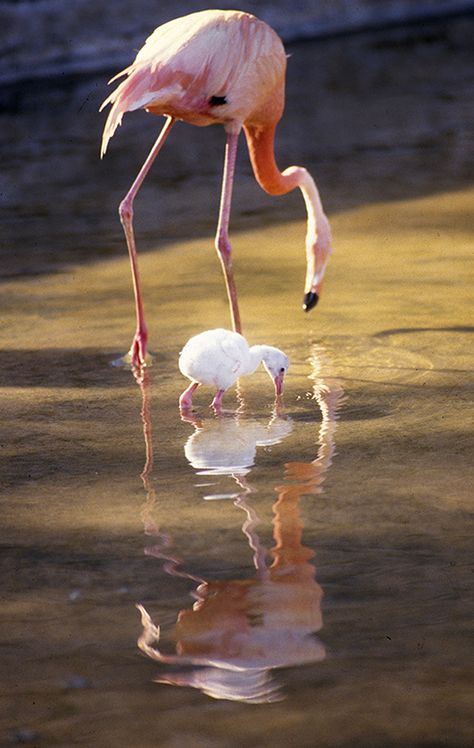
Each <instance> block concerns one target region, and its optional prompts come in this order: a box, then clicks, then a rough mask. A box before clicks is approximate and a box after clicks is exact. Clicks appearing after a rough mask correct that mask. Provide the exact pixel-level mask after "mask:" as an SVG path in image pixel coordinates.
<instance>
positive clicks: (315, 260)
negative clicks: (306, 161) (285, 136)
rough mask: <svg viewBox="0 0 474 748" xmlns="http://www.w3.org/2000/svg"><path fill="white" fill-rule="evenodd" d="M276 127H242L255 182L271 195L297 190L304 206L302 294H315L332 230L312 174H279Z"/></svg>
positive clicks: (294, 170) (290, 171) (291, 169)
mask: <svg viewBox="0 0 474 748" xmlns="http://www.w3.org/2000/svg"><path fill="white" fill-rule="evenodd" d="M275 129H276V123H273V124H271V125H268V126H266V127H262V126H257V125H244V132H245V137H246V139H247V145H248V149H249V155H250V161H251V163H252V168H253V172H254V174H255V179H256V180H257V182H258V184H259V185H260V187H262V189H263V190H265V192H268V193H269V194H270V195H285V194H286V193H287V192H290V191H291V190H294V189H295V187H299V188H300V190H301V192H302V195H303V198H304V202H305V205H306V213H307V225H306V263H307V266H306V281H305V291H306V292H309V291H316V292H317V293H319V287H320V285H321V281H322V279H323V276H324V272H325V270H326V264H327V261H328V259H329V256H330V254H331V229H330V226H329V221H328V219H327V217H326V215H325V213H324V210H323V206H322V204H321V199H320V197H319V192H318V189H317V187H316V184H315V183H314V180H313V178H312V176H311V174H310V173H309V172H308V171H307V170H306V169H304V168H303V167H302V166H290V167H288V168H287V169H285V170H284V171H283V172H281V171H280V170H279V168H278V166H277V164H276V161H275V153H274V145H275Z"/></svg>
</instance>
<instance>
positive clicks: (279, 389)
mask: <svg viewBox="0 0 474 748" xmlns="http://www.w3.org/2000/svg"><path fill="white" fill-rule="evenodd" d="M284 377H285V375H284V374H277V375H276V377H275V379H274V380H273V382H274V384H275V394H276V395H277V397H278V396H279V395H282V394H283V379H284Z"/></svg>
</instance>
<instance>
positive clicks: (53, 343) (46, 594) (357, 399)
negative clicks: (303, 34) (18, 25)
mask: <svg viewBox="0 0 474 748" xmlns="http://www.w3.org/2000/svg"><path fill="white" fill-rule="evenodd" d="M397 33H398V32H397ZM466 33H467V32H466V28H465V26H464V25H463V24H461V23H460V22H456V23H452V24H450V26H449V27H444V26H443V27H440V26H434V27H433V28H432V29H429V33H428V32H427V34H426V35H425V37H424V38H423V39H421V40H418V41H417V42H415V40H414V39H413V37H412V35H411V32H410V33H408V32H407V33H406V34H405V36H400V35H399V36H397V37H393V36H392V35H390V36H384V37H380V36H378V37H376V38H374V37H370V38H366V37H363V38H358V39H348V40H340V39H339V40H334V41H332V42H326V43H324V44H317V45H312V44H304V45H300V46H295V47H294V49H292V52H293V58H292V60H293V59H294V60H295V66H294V68H293V72H292V73H291V74H290V90H289V97H288V98H289V104H290V110H289V114H288V117H287V118H286V119H285V124H284V125H283V126H282V131H281V140H280V144H281V145H280V148H281V155H282V160H285V161H286V158H288V159H290V158H291V161H296V162H302V163H306V164H308V166H310V168H312V169H313V171H315V173H316V174H317V176H318V181H319V182H320V186H321V190H322V192H323V196H325V198H326V202H327V206H328V210H329V212H330V215H331V220H332V224H333V231H334V235H335V240H336V241H335V244H336V251H335V254H334V256H333V258H332V260H331V265H330V268H329V270H328V274H327V281H326V282H325V287H324V294H323V296H322V298H321V302H320V305H319V306H318V308H317V309H316V310H314V312H313V313H311V314H310V315H306V316H305V315H303V313H302V311H301V309H300V300H301V296H302V284H303V276H304V268H303V248H302V247H303V236H304V225H303V222H302V205H301V201H300V198H299V196H298V195H295V196H288V198H280V199H279V200H276V199H274V198H269V197H267V196H265V195H261V194H260V193H258V192H257V188H256V187H254V186H253V185H252V183H251V181H250V176H249V172H248V166H247V165H246V162H245V159H244V155H245V154H244V149H243V148H242V162H241V167H240V168H241V173H240V174H239V181H238V183H237V189H236V193H237V194H236V207H235V213H234V234H233V245H234V252H235V257H236V260H235V263H236V273H237V283H238V288H239V291H240V294H241V306H242V314H243V320H244V327H245V332H246V334H247V336H248V338H249V339H250V340H251V342H268V343H273V344H276V345H278V346H279V347H281V348H283V349H284V350H285V351H286V352H287V353H288V355H289V357H290V359H291V369H290V372H289V375H288V378H287V386H286V391H285V396H284V402H283V406H282V407H280V408H277V409H275V406H274V403H273V397H272V386H271V382H270V381H269V380H268V377H267V375H266V374H265V372H263V370H262V372H261V373H258V374H256V375H254V376H253V377H252V378H246V379H243V380H242V381H241V383H240V388H239V390H238V392H236V391H235V390H232V391H230V392H229V393H227V395H226V397H225V400H224V405H225V411H224V414H223V416H222V417H221V418H218V417H216V416H215V414H213V412H212V411H211V410H210V409H209V407H208V404H209V402H210V401H211V399H212V393H211V392H210V391H209V390H204V388H203V389H202V391H201V390H198V392H197V394H196V395H195V412H194V414H193V417H192V418H191V419H184V420H183V419H182V418H181V417H180V414H179V410H178V407H177V400H178V396H179V393H180V392H181V390H182V389H183V388H184V386H185V384H186V383H185V382H184V380H183V379H182V377H181V376H180V374H179V372H178V369H177V356H178V353H179V350H180V348H181V347H182V345H183V343H184V342H185V341H186V339H187V338H188V337H189V336H190V335H191V334H194V333H196V332H199V331H200V330H202V329H205V328H208V327H213V326H221V325H228V312H227V307H226V301H225V296H224V289H223V283H222V279H221V277H220V269H219V267H218V263H217V262H216V259H215V257H214V252H213V250H212V239H211V236H210V235H211V233H212V223H213V220H214V218H213V215H212V211H211V210H210V209H209V203H210V195H211V196H212V195H214V197H215V199H216V205H217V193H218V182H219V177H218V168H217V164H218V163H219V161H220V158H221V147H222V134H221V133H219V131H218V130H213V129H212V128H208V129H207V130H196V129H188V130H186V128H185V127H184V126H183V127H182V130H181V134H180V133H178V134H177V136H176V138H175V140H174V141H171V143H170V147H169V149H168V152H167V153H166V152H165V154H164V155H163V161H162V166H161V167H159V168H157V169H156V170H155V174H154V177H153V178H152V179H151V180H150V184H149V186H147V187H146V189H145V190H144V194H143V196H141V197H140V201H141V202H140V205H141V207H140V209H138V206H137V212H138V213H139V216H138V225H139V230H138V236H139V244H140V246H143V249H144V250H146V251H144V252H143V254H142V258H141V260H142V261H141V268H142V275H143V281H144V293H145V300H146V311H147V315H148V318H149V323H150V328H151V336H150V337H151V348H152V351H153V352H154V354H155V358H154V363H153V366H152V367H150V368H149V370H147V373H146V377H145V379H144V380H143V381H140V382H137V381H135V379H134V378H133V376H132V375H131V373H130V371H128V370H126V369H121V368H117V367H113V366H111V365H110V364H111V362H112V361H113V360H114V359H116V358H117V357H118V356H119V355H120V354H121V353H124V352H125V351H126V350H127V347H128V345H129V343H130V338H131V334H132V332H133V310H132V304H131V295H130V279H129V270H128V262H127V258H126V257H125V252H124V247H123V241H122V239H121V236H120V231H119V226H118V225H117V223H118V221H117V219H116V216H115V206H116V204H117V202H118V200H119V198H120V196H121V195H122V194H123V193H124V192H125V190H126V187H127V184H128V183H129V182H130V178H131V176H132V175H133V172H134V171H135V170H136V168H138V164H139V161H140V158H142V157H143V155H144V152H145V151H146V146H145V141H146V134H145V132H144V129H146V127H149V128H150V130H149V131H148V132H150V141H151V140H152V139H153V135H152V133H151V131H152V130H153V127H152V124H149V121H150V120H151V118H148V119H147V117H146V115H143V116H141V115H140V114H137V115H136V118H132V116H131V115H130V124H129V125H128V124H127V125H125V124H124V126H123V128H122V131H121V132H120V133H118V135H117V136H116V142H113V148H112V150H111V153H110V154H109V155H108V156H107V161H106V162H104V163H103V164H102V165H99V164H98V162H97V161H96V143H97V141H98V133H99V129H100V124H99V122H98V118H97V115H96V114H95V104H96V103H97V102H96V99H97V100H98V99H100V98H101V97H102V96H103V95H105V91H102V88H103V86H102V82H101V83H100V84H99V83H98V82H95V83H91V81H90V80H88V81H78V82H77V83H76V84H75V85H74V86H73V87H69V88H67V89H65V90H63V89H61V90H59V89H58V90H45V91H29V92H26V93H24V94H21V95H20V94H18V96H19V99H18V111H17V112H13V111H12V110H11V109H10V110H9V111H7V112H5V113H4V114H2V120H3V124H4V125H5V127H4V128H3V129H2V133H3V134H2V139H3V140H4V143H6V142H7V141H8V149H9V150H8V154H7V160H6V169H5V179H6V180H7V182H6V183H7V189H6V190H5V194H6V203H5V206H4V207H5V215H6V219H7V220H6V223H5V224H4V226H5V230H4V239H6V240H7V241H6V245H5V250H4V254H2V263H3V270H4V279H3V282H2V299H3V314H2V317H3V325H2V328H1V330H0V345H1V349H2V354H3V355H2V368H1V371H0V384H1V387H2V419H1V426H0V428H1V432H0V437H1V438H0V444H1V448H2V468H1V470H2V517H3V533H2V546H3V548H2V551H3V558H4V561H3V564H4V565H3V573H2V587H3V595H2V599H3V605H2V611H1V622H2V623H1V626H2V645H3V646H2V649H3V653H2V674H3V679H2V680H3V697H2V702H3V706H4V709H3V717H2V718H1V729H2V735H3V736H4V739H5V741H7V743H8V742H29V743H30V744H35V745H47V746H49V745H59V746H71V745H87V746H90V745H94V746H110V745H140V746H152V745H160V746H166V747H169V748H173V747H174V746H181V745H183V744H186V743H188V744H190V745H193V746H194V745H195V746H234V745H235V746H242V745H246V746H260V745H266V744H268V743H270V742H271V743H272V744H274V745H282V746H283V745H298V746H313V745H315V743H316V742H317V743H318V745H321V746H348V747H349V746H351V747H352V746H361V747H362V746H364V748H365V747H366V746H388V747H389V748H390V747H391V746H425V747H426V746H437V745H443V746H450V748H459V747H460V746H466V747H467V746H469V745H471V744H472V728H471V703H472V664H471V661H470V659H469V658H468V657H467V652H468V647H469V643H470V636H471V628H472V615H473V605H472V549H471V546H472V541H471V537H472V531H471V528H470V525H469V520H470V517H471V514H470V513H471V505H472V473H470V462H471V454H472V448H471V438H470V437H471V432H472V416H471V411H472V406H471V402H472V385H473V376H472V367H473V360H472V358H473V357H472V331H473V327H472V312H471V309H470V306H469V304H470V302H471V300H472V299H471V289H472V278H471V275H470V269H469V264H468V260H469V258H470V257H472V218H471V208H472V198H473V190H472V185H471V177H470V174H471V173H472V172H470V168H471V167H472V161H470V158H471V156H470V155H469V153H468V151H467V145H468V142H469V140H470V135H469V131H468V125H469V122H470V117H471V114H470V110H471V109H472V100H471V101H470V100H469V99H468V98H467V96H466V91H467V89H468V87H469V86H470V85H472V67H471V68H468V67H467V66H466V64H465V63H466V62H467V59H468V50H467V44H466V42H465V39H466V36H465V35H466ZM402 42H403V43H402ZM298 56H300V58H301V59H302V60H304V61H305V63H304V66H303V67H304V69H305V70H306V69H308V67H309V69H310V70H311V71H312V73H311V74H312V75H314V79H313V78H311V79H310V80H309V79H307V77H306V75H307V74H306V73H304V75H303V73H302V72H300V73H298V67H297V62H296V60H297V58H298ZM308 59H309V60H311V62H312V63H314V61H317V63H318V64H312V65H310V66H308V65H307V60H308ZM300 70H301V69H300ZM433 71H436V73H435V74H434V72H433ZM302 83H304V84H305V85H307V87H308V88H309V89H310V90H311V91H315V92H317V95H315V96H314V97H313V98H312V97H309V96H306V95H305V96H302V95H301V86H302ZM99 91H100V94H99ZM10 95H12V94H11V92H10ZM318 99H321V101H323V102H324V106H318ZM92 100H94V102H93V103H94V106H92ZM362 100H363V101H364V102H365V104H364V105H363V104H361V101H362ZM448 131H449V132H448ZM308 133H310V134H311V137H308ZM313 133H314V137H313V135H312V134H313ZM185 134H186V138H185ZM19 135H20V137H18V136H19ZM114 141H115V139H114ZM142 148H143V153H140V150H141V149H142ZM287 154H288V155H287ZM290 154H291V155H290ZM198 167H199V168H198ZM177 216H179V221H177V219H176V217H177ZM165 240H166V241H165ZM137 604H139V605H141V606H142V614H141V615H140V613H139V611H138V610H137V608H136V605H137ZM155 625H159V626H160V627H161V632H160V635H159V636H158V631H157V630H156V628H154V626H155ZM154 681H156V682H154Z"/></svg>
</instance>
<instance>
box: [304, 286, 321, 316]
mask: <svg viewBox="0 0 474 748" xmlns="http://www.w3.org/2000/svg"><path fill="white" fill-rule="evenodd" d="M318 301H319V294H317V293H316V291H308V293H305V295H304V297H303V310H304V311H305V312H309V310H310V309H312V308H313V307H314V306H316V304H317V303H318Z"/></svg>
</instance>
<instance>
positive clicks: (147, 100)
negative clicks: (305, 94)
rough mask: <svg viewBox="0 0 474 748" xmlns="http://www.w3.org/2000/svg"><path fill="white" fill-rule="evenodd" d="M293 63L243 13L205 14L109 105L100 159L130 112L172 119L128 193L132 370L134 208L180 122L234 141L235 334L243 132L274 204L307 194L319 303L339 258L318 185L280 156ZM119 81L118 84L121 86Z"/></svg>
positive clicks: (159, 34) (179, 26)
mask: <svg viewBox="0 0 474 748" xmlns="http://www.w3.org/2000/svg"><path fill="white" fill-rule="evenodd" d="M285 69H286V55H285V50H284V48H283V44H282V42H281V40H280V38H279V37H278V36H277V34H276V33H275V32H274V31H273V30H272V29H271V28H270V27H269V26H267V24H266V23H263V22H262V21H259V20H258V19H257V18H255V17H254V16H252V15H250V14H248V13H242V12H240V11H221V10H206V11H201V12H198V13H192V14H191V15H188V16H185V17H183V18H177V19H175V20H174V21H170V22H169V23H166V24H164V25H163V26H160V27H159V28H157V29H156V30H155V31H154V32H153V34H152V35H151V36H150V37H149V38H148V39H147V41H146V44H145V46H144V47H143V48H142V49H141V50H140V52H139V53H138V55H137V57H136V59H135V61H134V62H133V63H132V64H131V65H130V66H129V67H128V68H126V69H125V70H124V71H123V72H122V73H119V75H118V76H116V77H120V76H122V75H125V76H126V78H125V80H124V81H122V83H121V84H120V85H119V86H118V88H117V89H116V90H115V91H114V92H113V93H112V94H111V95H110V96H109V97H108V99H107V100H106V101H105V102H104V103H103V105H102V107H104V106H105V105H107V104H111V105H112V108H111V110H110V112H109V116H108V118H107V122H106V124H105V128H104V134H103V138H102V151H101V152H102V155H103V154H104V153H105V151H106V149H107V145H108V142H109V140H110V138H111V137H112V135H113V134H114V132H115V130H116V128H117V127H118V125H119V124H120V123H121V121H122V117H123V114H124V113H125V112H129V111H133V110H136V109H146V110H147V111H149V112H151V113H152V114H158V115H165V116H166V122H165V125H164V127H163V129H162V131H161V133H160V135H159V137H158V139H157V141H156V143H155V144H154V146H153V148H152V149H151V151H150V154H149V156H148V158H147V159H146V161H145V163H144V164H143V166H142V168H141V170H140V172H139V174H138V176H137V178H136V179H135V181H134V183H133V185H132V187H131V189H130V191H129V192H128V194H127V195H126V197H125V199H124V200H123V201H122V203H121V204H120V208H119V213H120V219H121V222H122V225H123V227H124V231H125V237H126V240H127V246H128V251H129V255H130V261H131V266H132V276H133V285H134V292H135V308H136V317H137V329H136V333H135V336H134V338H133V342H132V346H131V348H130V353H129V355H130V358H131V363H132V364H133V365H135V366H138V365H141V364H144V363H145V360H146V353H147V329H146V325H145V317H144V311H143V301H142V296H141V291H140V283H139V274H138V265H137V252H136V247H135V238H134V232H133V201H134V198H135V196H136V194H137V192H138V190H139V189H140V187H141V185H142V183H143V180H144V179H145V177H146V175H147V173H148V171H149V169H150V167H151V165H152V163H153V161H154V159H155V157H156V156H157V154H158V152H159V151H160V149H161V147H162V145H163V143H164V142H165V140H166V138H167V136H168V134H169V132H170V130H171V127H172V126H173V124H174V122H175V121H176V120H184V121H185V122H189V123H190V124H193V125H201V126H202V125H211V124H213V123H221V124H223V125H224V127H225V130H226V133H227V146H226V154H225V165H224V175H223V184H222V196H221V205H220V212H219V222H218V226H217V234H216V242H215V243H216V249H217V251H218V254H219V257H220V260H221V264H222V268H223V271H224V276H225V281H226V286H227V293H228V297H229V303H230V310H231V317H232V326H233V329H234V330H235V331H237V332H242V329H241V322H240V315H239V309H238V303H237V291H236V288H235V282H234V275H233V269H232V256H231V245H230V242H229V236H228V226H229V218H230V208H231V197H232V183H233V177H234V169H235V160H236V154H237V141H238V137H239V133H240V130H241V129H242V127H243V128H244V131H245V135H246V138H247V143H248V147H249V153H250V160H251V162H252V166H253V170H254V173H255V177H256V179H257V181H258V183H259V184H260V186H261V187H262V188H263V189H264V190H265V191H266V192H269V193H270V194H272V195H282V194H285V193H287V192H290V191H291V190H293V189H295V187H299V188H300V190H301V192H302V194H303V197H304V200H305V204H306V209H307V215H308V223H307V234H306V256H307V270H306V282H305V296H304V302H303V308H304V309H305V310H309V309H311V308H312V307H313V306H314V305H315V304H316V302H317V300H318V294H319V292H320V287H321V282H322V279H323V276H324V272H325V269H326V263H327V260H328V258H329V255H330V253H331V232H330V228H329V222H328V220H327V218H326V216H325V214H324V212H323V208H322V205H321V200H320V198H319V193H318V190H317V188H316V185H315V183H314V181H313V179H312V178H311V176H310V174H309V173H308V172H307V171H306V169H303V168H302V167H299V166H292V167H289V168H288V169H286V170H285V171H284V172H280V170H279V169H278V167H277V165H276V163H275V158H274V155H273V143H274V137H275V128H276V125H277V123H278V121H279V119H280V117H281V115H282V112H283V105H284V85H285ZM112 80H115V78H113V79H112Z"/></svg>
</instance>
